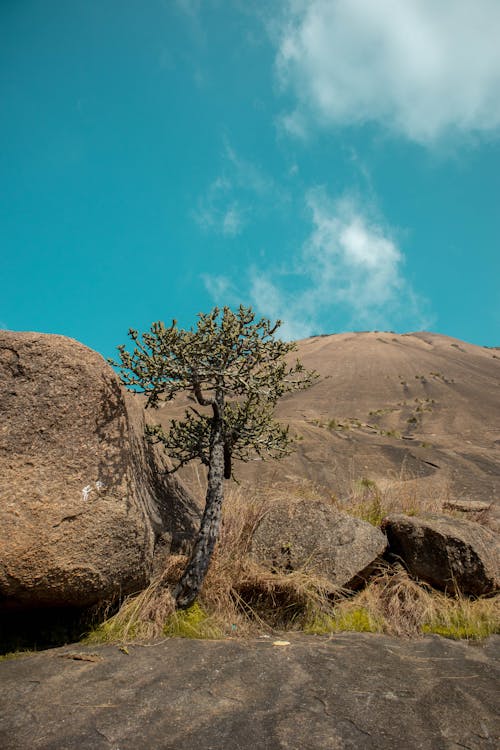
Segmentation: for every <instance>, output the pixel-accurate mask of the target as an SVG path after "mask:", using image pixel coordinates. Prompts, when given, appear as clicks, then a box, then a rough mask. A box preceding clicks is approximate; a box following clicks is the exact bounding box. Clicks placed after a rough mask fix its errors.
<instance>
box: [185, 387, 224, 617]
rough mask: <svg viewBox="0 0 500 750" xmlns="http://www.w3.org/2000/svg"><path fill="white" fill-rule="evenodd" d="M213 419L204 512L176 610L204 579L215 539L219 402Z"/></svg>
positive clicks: (220, 470) (220, 457) (220, 460)
mask: <svg viewBox="0 0 500 750" xmlns="http://www.w3.org/2000/svg"><path fill="white" fill-rule="evenodd" d="M212 408H213V412H214V415H213V418H212V429H211V434H210V455H209V467H208V487H207V495H206V499H205V510H204V512H203V517H202V519H201V524H200V530H199V532H198V535H197V537H196V541H195V543H194V547H193V550H192V552H191V557H190V560H189V562H188V564H187V567H186V570H185V571H184V573H183V574H182V578H181V579H180V581H179V583H178V584H177V586H176V588H175V591H174V597H175V601H176V604H177V607H178V609H186V608H187V607H189V606H191V604H193V602H194V601H195V599H196V597H197V596H198V593H199V590H200V588H201V586H202V584H203V581H204V579H205V575H206V572H207V570H208V566H209V564H210V560H211V558H212V553H213V551H214V547H215V544H216V542H217V539H218V536H219V529H220V523H221V516H222V502H223V499H224V435H223V424H224V414H223V409H224V403H223V400H222V399H217V401H216V402H215V403H214V404H212Z"/></svg>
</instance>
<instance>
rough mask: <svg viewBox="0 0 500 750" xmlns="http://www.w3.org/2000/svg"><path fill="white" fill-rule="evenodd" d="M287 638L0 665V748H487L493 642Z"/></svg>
mask: <svg viewBox="0 0 500 750" xmlns="http://www.w3.org/2000/svg"><path fill="white" fill-rule="evenodd" d="M287 641H288V642H289V645H274V643H273V639H272V638H262V639H256V640H252V641H246V642H244V641H195V640H176V639H169V640H165V641H163V642H161V643H157V644H153V645H146V646H139V645H129V646H128V647H127V649H123V650H120V648H119V647H118V646H105V647H98V648H96V647H95V646H94V647H82V646H81V645H80V644H78V645H77V646H66V647H64V648H60V649H54V650H51V651H46V652H41V653H39V654H35V655H31V656H26V657H19V658H17V659H13V660H10V661H4V662H3V663H0V684H1V686H2V690H1V693H0V747H2V748H3V750H25V749H26V748H30V750H73V748H75V750H76V748H78V750H136V748H138V747H141V748H164V749H165V750H170V749H172V750H174V748H175V750H193V748H194V749H196V748H200V749H201V748H203V750H229V749H231V750H232V749H233V748H239V749H240V750H247V748H248V749H250V748H252V749H256V748H258V750H278V749H282V748H283V750H292V749H293V750H299V749H300V750H335V749H336V748H368V749H369V748H374V749H375V748H377V749H384V748H387V749H389V748H391V749H392V748H400V747H401V748H403V747H404V748H405V750H412V749H413V748H432V750H440V748H443V749H448V748H450V750H451V749H452V748H453V749H456V748H470V749H471V750H479V749H481V748H494V747H498V746H499V739H500V738H499V731H500V727H499V721H498V718H497V702H496V693H495V690H496V687H497V686H498V676H499V675H498V646H499V644H500V638H498V637H493V638H490V639H489V640H488V641H486V642H484V643H482V644H475V645H474V644H470V643H464V642H454V641H450V640H445V639H442V638H439V637H438V636H430V637H427V638H424V639H421V640H416V641H409V640H408V641H403V640H396V639H394V638H389V637H386V636H379V635H370V634H361V633H351V634H347V633H344V634H339V635H335V636H332V637H313V636H304V635H289V634H287ZM278 643H281V644H283V641H278ZM285 643H286V641H285ZM61 657H64V658H61Z"/></svg>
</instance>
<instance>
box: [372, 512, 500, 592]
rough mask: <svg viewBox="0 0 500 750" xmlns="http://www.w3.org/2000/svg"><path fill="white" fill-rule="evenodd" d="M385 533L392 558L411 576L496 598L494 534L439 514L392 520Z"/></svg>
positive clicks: (499, 574) (499, 554)
mask: <svg viewBox="0 0 500 750" xmlns="http://www.w3.org/2000/svg"><path fill="white" fill-rule="evenodd" d="M382 528H383V530H384V531H385V533H386V534H387V538H388V540H389V547H390V551H391V553H392V554H394V555H397V556H398V557H399V558H400V559H401V561H402V562H403V563H404V565H405V567H406V568H407V569H408V572H409V573H410V575H412V576H414V577H415V578H418V579H420V580H422V581H426V582H427V583H430V584H431V585H432V586H435V587H436V588H440V589H443V590H446V591H449V592H457V591H460V592H461V593H463V594H468V595H471V596H481V595H483V594H490V593H493V592H494V591H495V590H497V589H498V587H499V583H500V543H499V538H498V535H497V534H495V533H494V532H493V531H491V530H490V529H487V528H485V527H484V526H481V525H480V524H477V523H474V522H473V521H465V520H462V519H455V518H450V517H449V516H441V515H437V514H426V515H423V516H418V517H417V516H406V515H404V514H402V513H401V514H394V515H390V516H387V517H386V518H385V519H384V521H383V523H382Z"/></svg>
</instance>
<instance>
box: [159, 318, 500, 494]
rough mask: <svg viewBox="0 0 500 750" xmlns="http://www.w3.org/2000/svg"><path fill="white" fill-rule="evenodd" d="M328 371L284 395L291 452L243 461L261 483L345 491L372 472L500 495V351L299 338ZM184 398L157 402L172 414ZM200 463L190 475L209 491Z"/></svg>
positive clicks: (452, 490) (162, 413)
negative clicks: (308, 386)
mask: <svg viewBox="0 0 500 750" xmlns="http://www.w3.org/2000/svg"><path fill="white" fill-rule="evenodd" d="M298 356H299V358H300V359H301V361H302V362H303V364H304V365H305V367H306V368H310V369H315V370H317V371H318V372H319V373H320V375H321V380H320V382H319V383H318V384H317V385H315V386H314V387H313V388H311V389H309V390H307V391H301V392H298V393H294V394H292V395H290V396H288V397H286V398H284V399H283V401H282V402H281V403H280V404H279V406H278V409H277V416H278V418H279V419H280V420H281V421H283V422H286V423H289V424H290V427H291V431H292V433H294V434H296V435H297V436H298V441H297V445H296V451H295V452H294V453H293V454H292V455H291V456H290V457H288V458H287V459H285V460H284V461H280V462H276V461H270V462H265V463H262V462H252V463H250V464H246V465H238V466H237V468H236V471H237V475H238V477H239V478H240V479H241V480H242V481H243V483H250V484H251V485H252V486H253V487H264V486H267V485H268V484H269V483H273V484H276V483H279V484H280V485H283V484H285V485H287V486H289V487H291V486H292V485H297V484H301V483H302V484H303V483H304V481H305V480H307V481H309V482H310V483H313V484H314V485H315V486H316V487H319V488H320V489H321V488H323V489H324V490H327V491H328V492H329V493H334V494H335V495H336V496H337V497H338V498H339V499H340V500H341V499H342V498H343V497H344V496H345V495H346V494H348V493H349V491H350V490H351V488H352V486H353V483H355V482H356V481H357V480H360V479H363V478H364V479H368V480H371V481H373V482H376V483H377V484H379V485H381V486H383V487H385V488H387V487H390V486H391V485H393V486H394V487H396V488H397V487H401V486H403V485H404V486H405V487H406V488H407V490H409V489H410V488H411V487H413V489H412V491H413V492H415V491H416V489H415V485H418V488H419V489H418V492H419V493H420V494H422V493H424V494H425V493H427V494H428V496H429V497H431V496H433V497H437V496H439V497H440V498H443V499H446V498H447V497H453V498H454V499H460V498H461V499H468V500H482V501H486V502H491V501H493V502H496V503H498V502H499V501H500V388H499V386H500V351H498V350H496V349H490V348H486V347H480V346H474V345H472V344H467V343H464V342H463V341H459V340H457V339H453V338H449V337H447V336H443V335H439V334H434V333H426V332H424V333H411V334H403V335H398V334H394V333H390V332H366V333H345V334H335V335H331V336H316V337H312V338H309V339H305V340H303V341H299V342H298ZM182 410H183V404H181V403H177V404H176V405H175V407H173V406H170V405H168V406H167V407H165V408H164V409H162V410H159V411H151V412H149V414H148V419H149V420H150V421H157V422H161V423H162V424H164V425H167V424H168V421H169V419H170V418H171V417H172V416H174V415H175V416H178V415H179V414H180V413H182ZM199 476H200V474H199V472H197V471H196V470H190V471H185V472H184V474H183V478H184V480H185V481H187V482H188V484H189V485H190V486H191V488H192V489H193V490H195V491H196V489H197V488H198V491H200V489H201V488H200V484H199Z"/></svg>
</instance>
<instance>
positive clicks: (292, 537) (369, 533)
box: [250, 500, 387, 588]
mask: <svg viewBox="0 0 500 750" xmlns="http://www.w3.org/2000/svg"><path fill="white" fill-rule="evenodd" d="M386 546H387V539H386V537H385V536H384V534H383V533H382V532H381V531H380V529H377V528H375V527H374V526H372V525H371V524H369V523H367V522H366V521H361V520H359V519H357V518H352V517H351V516H348V515H347V514H345V513H341V512H340V511H337V510H335V509H334V508H332V507H331V506H329V505H327V504H325V503H322V502H318V501H312V500H299V501H296V502H294V503H290V502H286V503H280V502H277V503H276V504H275V505H273V507H272V509H271V510H270V511H269V512H268V513H266V515H265V516H264V518H263V519H262V521H261V522H260V523H259V525H258V526H257V528H256V531H255V533H254V536H253V540H252V544H251V549H250V553H251V555H252V557H253V558H254V559H255V560H257V561H258V562H260V563H261V564H264V565H266V566H269V567H271V568H272V569H275V570H280V571H284V572H287V571H289V572H292V571H293V570H297V569H299V568H302V567H304V566H307V568H308V569H312V570H315V571H316V572H317V573H318V574H320V575H321V576H323V577H325V578H326V579H328V581H329V582H330V583H331V585H332V588H336V587H348V588H350V587H355V586H356V585H359V583H360V582H361V581H362V580H363V578H364V577H365V575H366V574H367V573H368V572H369V570H370V569H371V567H372V566H373V563H374V562H375V561H376V560H377V558H379V557H380V556H381V555H382V554H383V553H384V551H385V549H386Z"/></svg>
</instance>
